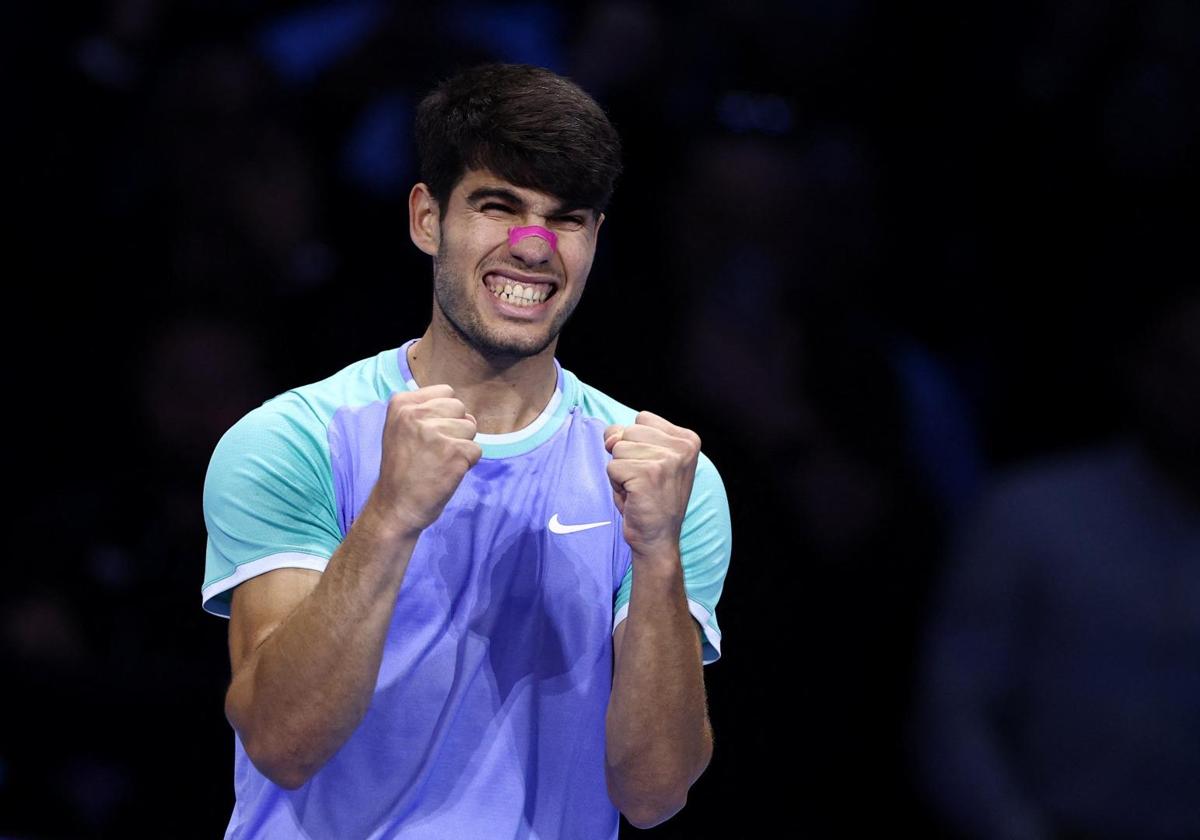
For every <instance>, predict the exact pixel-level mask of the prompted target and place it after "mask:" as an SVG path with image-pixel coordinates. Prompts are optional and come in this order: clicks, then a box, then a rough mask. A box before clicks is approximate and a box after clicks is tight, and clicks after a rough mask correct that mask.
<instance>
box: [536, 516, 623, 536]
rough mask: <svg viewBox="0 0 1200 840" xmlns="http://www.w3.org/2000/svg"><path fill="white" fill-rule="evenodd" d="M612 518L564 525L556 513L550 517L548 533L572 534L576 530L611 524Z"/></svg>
mask: <svg viewBox="0 0 1200 840" xmlns="http://www.w3.org/2000/svg"><path fill="white" fill-rule="evenodd" d="M611 524H612V520H611V519H609V520H608V521H606V522H585V523H584V524H582V525H564V524H562V523H561V522H559V521H558V514H557V513H556V514H554V515H553V516H551V517H550V533H552V534H574V533H575V532H576V531H586V530H588V529H589V528H599V527H600V526H601V525H611Z"/></svg>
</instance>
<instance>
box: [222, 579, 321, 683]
mask: <svg viewBox="0 0 1200 840" xmlns="http://www.w3.org/2000/svg"><path fill="white" fill-rule="evenodd" d="M320 579H321V573H320V572H317V571H313V570H312V569H293V568H285V569H274V570H273V571H270V572H265V573H263V574H261V575H258V576H257V577H253V578H250V579H249V580H247V581H244V582H242V583H241V584H239V585H238V586H237V588H236V589H234V590H233V601H232V603H231V606H230V611H229V661H230V666H231V669H232V672H233V674H234V676H235V677H236V676H237V674H238V672H239V671H240V670H241V668H242V666H243V665H244V664H245V663H246V660H247V659H249V657H250V655H251V654H252V653H254V651H255V650H257V649H258V647H259V645H261V644H262V643H263V642H265V641H266V640H267V638H268V637H269V636H270V635H271V634H272V633H273V632H275V630H276V629H277V628H278V627H279V625H280V624H282V623H283V622H284V621H285V620H286V619H287V617H288V616H289V615H291V614H292V612H293V611H294V610H295V609H296V607H298V606H299V605H300V602H301V601H303V600H304V599H305V598H307V597H308V595H309V593H311V592H312V591H313V589H314V588H315V587H316V585H317V581H319V580H320Z"/></svg>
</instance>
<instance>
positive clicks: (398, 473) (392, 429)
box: [367, 385, 483, 534]
mask: <svg viewBox="0 0 1200 840" xmlns="http://www.w3.org/2000/svg"><path fill="white" fill-rule="evenodd" d="M475 432H476V427H475V418H474V417H472V416H471V415H470V414H468V413H467V408H466V406H465V405H463V403H462V401H461V400H459V399H456V398H455V396H454V389H453V388H451V387H450V386H449V385H429V386H427V387H425V388H418V389H417V390H416V391H404V392H401V393H397V394H393V395H392V397H391V399H389V400H388V406H387V419H386V420H385V421H384V426H383V447H382V455H381V457H380V463H379V481H378V482H377V483H376V484H375V489H374V490H372V491H371V498H370V499H368V500H367V504H368V505H372V506H374V508H375V509H376V512H377V513H378V514H380V515H381V516H382V517H384V519H385V521H390V522H395V523H397V524H399V525H400V527H402V528H405V529H406V530H408V531H409V532H410V533H413V534H416V533H419V532H420V531H423V530H425V529H426V528H428V527H429V526H430V525H432V524H433V522H434V520H436V519H437V518H438V517H439V516H441V514H442V509H443V508H445V507H446V503H447V502H449V501H450V497H451V496H452V495H454V491H455V490H456V489H457V488H458V485H459V483H460V482H461V481H462V479H463V476H464V475H466V474H467V470H469V469H470V468H471V467H473V466H475V464H476V463H478V461H479V458H480V456H481V455H483V450H482V449H480V448H479V444H477V443H475V441H474V440H473V438H474V437H475Z"/></svg>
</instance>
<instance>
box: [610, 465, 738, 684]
mask: <svg viewBox="0 0 1200 840" xmlns="http://www.w3.org/2000/svg"><path fill="white" fill-rule="evenodd" d="M732 540H733V536H732V529H731V527H730V520H729V500H728V498H727V497H726V495H725V485H724V484H722V483H721V476H720V474H719V473H718V472H717V468H716V467H715V466H713V463H712V461H710V460H709V459H708V456H706V455H705V454H704V453H703V452H701V453H700V457H699V459H698V460H697V462H696V478H695V480H694V482H693V483H692V496H691V498H690V499H689V500H688V507H687V513H686V514H684V518H683V528H682V529H681V530H680V534H679V554H680V557H681V558H682V560H683V584H684V588H685V589H686V590H687V597H688V609H689V610H690V611H691V613H692V617H693V618H695V619H696V621H697V623H698V624H699V625H700V629H701V631H702V633H703V636H704V639H703V647H704V664H705V665H708V664H709V663H711V662H716V661H717V660H718V659H719V658H720V657H721V628H720V626H719V625H718V624H717V601H718V600H720V598H721V590H722V588H723V587H724V585H725V573H726V572H727V571H728V570H729V556H730V553H731V551H732V545H733V542H732ZM632 588H633V565H632V564H630V567H629V570H628V571H626V572H625V578H624V579H623V580H622V581H621V586H620V588H619V589H618V590H617V597H616V600H615V602H614V604H613V625H614V626H616V624H617V623H618V622H620V621H621V620H622V619H623V618H624V617H625V613H626V612H627V611H628V607H629V593H630V591H631V590H632Z"/></svg>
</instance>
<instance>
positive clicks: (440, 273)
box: [433, 254, 578, 362]
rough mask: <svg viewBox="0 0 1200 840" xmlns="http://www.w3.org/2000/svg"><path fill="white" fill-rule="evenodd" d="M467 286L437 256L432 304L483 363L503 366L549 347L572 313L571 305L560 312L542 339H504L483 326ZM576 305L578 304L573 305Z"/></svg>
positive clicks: (440, 256) (469, 287)
mask: <svg viewBox="0 0 1200 840" xmlns="http://www.w3.org/2000/svg"><path fill="white" fill-rule="evenodd" d="M473 292H474V289H473V288H472V287H471V284H470V282H469V281H468V280H467V279H465V278H463V277H461V276H459V275H456V274H454V273H453V272H452V271H451V270H450V269H449V268H447V267H446V261H445V260H444V259H443V258H442V255H441V254H439V255H438V256H437V257H436V258H434V260H433V300H434V305H435V306H437V308H438V309H439V310H440V311H441V313H442V317H443V318H445V319H446V323H448V324H449V325H450V326H451V328H453V330H454V331H455V332H456V333H457V334H458V336H459V338H461V339H462V340H463V341H464V342H465V343H466V344H467V345H469V346H470V347H472V348H474V349H475V351H476V352H478V353H479V354H480V355H481V356H483V357H484V358H485V359H488V360H491V361H496V362H504V361H518V360H520V359H525V358H528V357H530V356H536V355H538V354H539V353H541V352H542V351H544V350H545V349H546V348H547V347H549V346H550V345H551V344H552V343H553V342H554V340H555V339H556V338H558V334H559V332H561V331H562V328H563V325H564V324H566V322H567V319H568V318H569V317H570V316H571V313H572V312H573V311H574V309H575V307H574V305H572V306H570V307H568V308H566V309H563V310H560V311H559V312H557V313H556V314H555V316H554V320H553V321H551V322H550V325H549V328H548V329H547V330H546V333H545V334H544V335H536V334H534V335H530V334H526V335H523V336H515V335H511V336H506V335H500V334H498V332H497V331H495V330H491V329H489V328H488V326H487V325H486V324H485V323H484V322H483V317H482V314H481V313H480V312H479V310H478V308H477V307H476V305H475V297H474V294H473ZM576 303H578V301H576Z"/></svg>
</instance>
